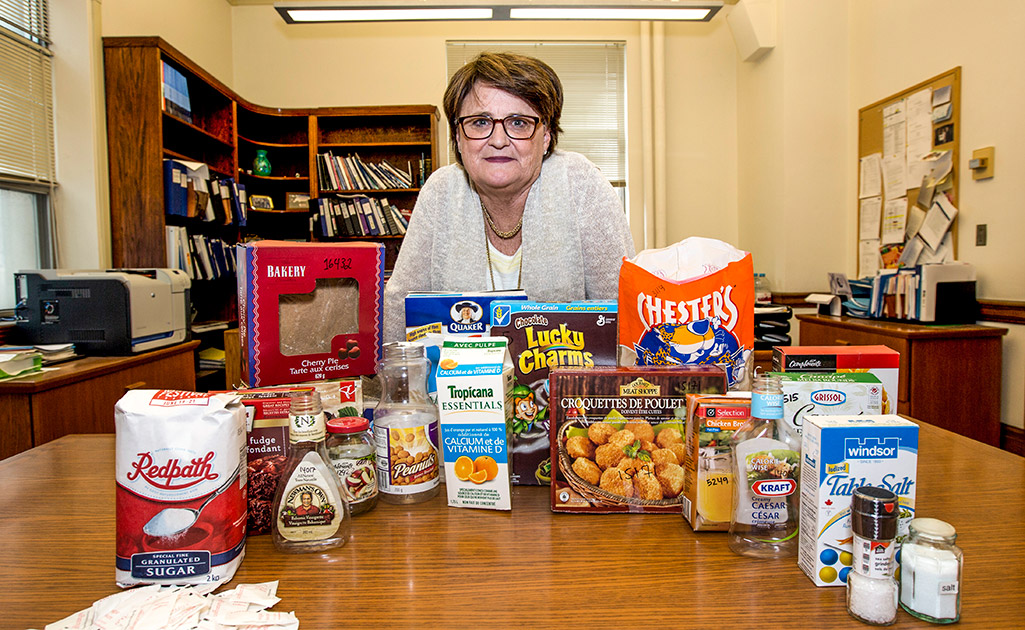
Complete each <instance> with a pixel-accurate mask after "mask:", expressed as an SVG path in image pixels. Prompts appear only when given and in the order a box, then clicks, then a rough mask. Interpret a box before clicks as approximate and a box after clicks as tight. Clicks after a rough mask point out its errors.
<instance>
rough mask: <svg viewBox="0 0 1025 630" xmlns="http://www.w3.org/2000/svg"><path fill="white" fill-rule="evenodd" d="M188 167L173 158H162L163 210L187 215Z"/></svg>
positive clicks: (171, 213)
mask: <svg viewBox="0 0 1025 630" xmlns="http://www.w3.org/2000/svg"><path fill="white" fill-rule="evenodd" d="M188 187H189V183H188V169H187V168H186V167H185V166H184V165H183V164H181V163H180V162H178V161H177V160H173V159H165V160H164V211H165V212H166V213H167V214H170V215H173V216H179V217H184V216H188V205H187V204H188Z"/></svg>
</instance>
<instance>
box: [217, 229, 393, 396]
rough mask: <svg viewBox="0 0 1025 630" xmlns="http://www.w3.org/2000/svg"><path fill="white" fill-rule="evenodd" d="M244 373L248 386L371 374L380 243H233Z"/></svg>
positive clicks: (376, 345)
mask: <svg viewBox="0 0 1025 630" xmlns="http://www.w3.org/2000/svg"><path fill="white" fill-rule="evenodd" d="M236 255H237V258H238V265H237V268H238V305H239V335H240V337H241V342H242V370H243V379H244V380H245V382H246V383H247V384H249V385H250V386H252V387H265V386H268V385H283V384H288V383H297V382H301V381H314V380H330V379H336V378H343V377H348V376H359V375H364V374H374V372H375V368H376V365H377V361H378V359H379V358H380V353H381V320H382V314H383V312H384V246H383V245H381V244H380V243H294V242H285V241H256V242H253V243H246V244H245V245H242V246H239V247H238V248H237V254H236Z"/></svg>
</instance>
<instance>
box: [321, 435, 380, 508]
mask: <svg viewBox="0 0 1025 630" xmlns="http://www.w3.org/2000/svg"><path fill="white" fill-rule="evenodd" d="M326 446H327V457H328V459H329V460H330V461H331V465H332V466H334V469H335V472H336V473H338V482H339V484H341V486H342V494H344V495H345V498H346V500H347V501H348V502H349V513H350V514H359V513H361V512H366V511H368V510H370V509H372V508H373V507H374V506H375V505H377V465H376V463H375V460H376V458H375V457H374V440H373V438H372V437H371V436H370V421H369V420H367V419H366V418H364V417H362V416H355V417H347V418H332V419H331V420H328V421H327V443H326Z"/></svg>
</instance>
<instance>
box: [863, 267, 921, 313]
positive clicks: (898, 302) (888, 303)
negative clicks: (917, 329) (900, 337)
mask: <svg viewBox="0 0 1025 630" xmlns="http://www.w3.org/2000/svg"><path fill="white" fill-rule="evenodd" d="M920 279H921V276H920V274H919V272H918V269H917V268H916V267H904V268H900V269H880V270H879V272H878V273H877V274H876V277H875V278H873V280H872V302H871V306H870V311H869V312H870V315H871V316H872V317H890V318H895V319H918V318H919V306H920V302H919V300H918V296H919V293H918V290H919V283H920Z"/></svg>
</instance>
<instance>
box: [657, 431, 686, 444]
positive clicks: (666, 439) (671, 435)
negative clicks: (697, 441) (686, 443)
mask: <svg viewBox="0 0 1025 630" xmlns="http://www.w3.org/2000/svg"><path fill="white" fill-rule="evenodd" d="M655 443H656V444H658V445H659V446H661V447H662V448H669V445H670V444H683V436H682V435H680V432H679V431H678V430H676V429H674V428H672V427H666V428H664V429H662V430H661V431H659V432H658V437H657V438H655Z"/></svg>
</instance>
